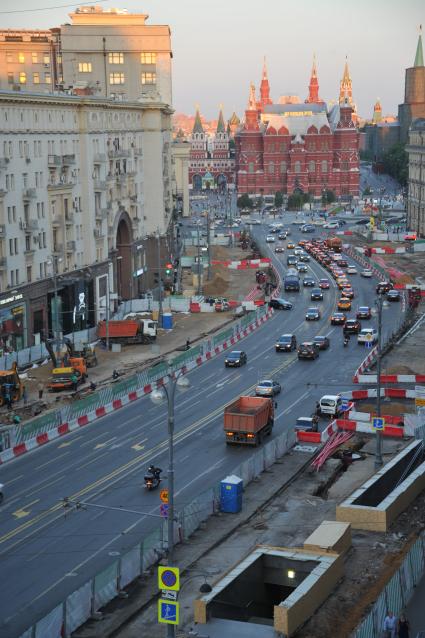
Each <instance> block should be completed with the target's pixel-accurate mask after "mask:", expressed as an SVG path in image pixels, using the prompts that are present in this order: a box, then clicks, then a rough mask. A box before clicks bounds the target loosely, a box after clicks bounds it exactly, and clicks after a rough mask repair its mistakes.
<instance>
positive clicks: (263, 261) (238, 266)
mask: <svg viewBox="0 0 425 638" xmlns="http://www.w3.org/2000/svg"><path fill="white" fill-rule="evenodd" d="M270 263H271V259H270V257H262V258H260V259H241V260H235V261H230V260H227V261H218V260H212V261H211V264H212V265H213V266H226V268H230V269H231V270H245V269H246V268H267V266H270Z"/></svg>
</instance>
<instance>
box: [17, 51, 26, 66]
mask: <svg viewBox="0 0 425 638" xmlns="http://www.w3.org/2000/svg"><path fill="white" fill-rule="evenodd" d="M18 62H20V63H21V64H24V62H25V54H24V53H18Z"/></svg>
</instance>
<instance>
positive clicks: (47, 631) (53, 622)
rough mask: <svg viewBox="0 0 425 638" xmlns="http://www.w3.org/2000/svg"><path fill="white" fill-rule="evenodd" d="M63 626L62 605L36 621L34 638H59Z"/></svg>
mask: <svg viewBox="0 0 425 638" xmlns="http://www.w3.org/2000/svg"><path fill="white" fill-rule="evenodd" d="M62 624H63V605H62V604H60V605H58V606H57V607H55V609H52V611H51V612H50V613H49V614H47V616H45V617H44V618H42V619H41V620H39V621H38V623H37V624H36V626H35V638H61V636H62Z"/></svg>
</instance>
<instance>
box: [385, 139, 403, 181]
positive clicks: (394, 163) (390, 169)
mask: <svg viewBox="0 0 425 638" xmlns="http://www.w3.org/2000/svg"><path fill="white" fill-rule="evenodd" d="M382 165H383V167H384V171H385V173H387V174H388V175H391V177H394V179H396V180H397V181H398V182H399V183H400V184H401V185H402V186H405V185H406V184H407V177H408V172H409V158H408V155H407V153H406V151H405V147H404V144H394V146H392V147H391V148H390V149H388V151H387V152H386V153H384V155H383V156H382Z"/></svg>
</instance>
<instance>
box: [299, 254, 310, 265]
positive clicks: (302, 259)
mask: <svg viewBox="0 0 425 638" xmlns="http://www.w3.org/2000/svg"><path fill="white" fill-rule="evenodd" d="M299 260H300V261H303V262H305V263H307V262H309V261H310V255H300V256H299Z"/></svg>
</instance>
